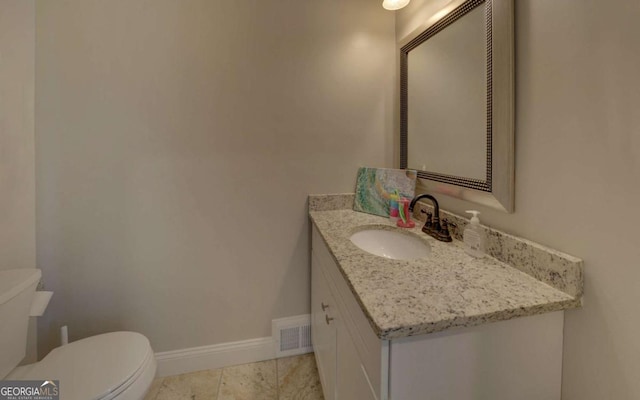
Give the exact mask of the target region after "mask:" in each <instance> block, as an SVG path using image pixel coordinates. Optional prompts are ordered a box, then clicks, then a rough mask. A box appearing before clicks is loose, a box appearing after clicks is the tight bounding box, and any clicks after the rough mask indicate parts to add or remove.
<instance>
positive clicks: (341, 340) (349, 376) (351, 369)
mask: <svg viewBox="0 0 640 400" xmlns="http://www.w3.org/2000/svg"><path fill="white" fill-rule="evenodd" d="M333 322H335V323H336V328H337V330H338V332H337V333H338V376H337V378H336V379H337V383H336V386H337V387H336V392H337V394H338V400H355V399H357V400H378V398H377V397H376V395H375V391H374V389H373V387H372V386H371V382H370V380H369V377H368V376H367V373H366V371H365V369H364V366H363V365H362V363H361V362H360V357H359V356H358V352H357V351H356V348H355V345H354V344H353V341H352V340H351V336H350V335H349V331H348V330H347V327H346V326H345V325H344V321H341V320H335V321H333Z"/></svg>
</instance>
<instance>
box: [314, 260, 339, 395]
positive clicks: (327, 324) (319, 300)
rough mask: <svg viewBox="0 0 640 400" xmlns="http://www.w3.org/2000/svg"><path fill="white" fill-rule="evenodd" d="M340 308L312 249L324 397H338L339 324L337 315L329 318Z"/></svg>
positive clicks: (316, 343)
mask: <svg viewBox="0 0 640 400" xmlns="http://www.w3.org/2000/svg"><path fill="white" fill-rule="evenodd" d="M323 306H324V310H323ZM337 312H338V309H337V307H336V305H335V302H334V301H333V297H332V295H331V292H330V291H329V286H328V284H327V280H326V279H325V277H324V274H323V272H322V266H321V265H320V264H318V260H317V257H316V256H315V254H314V253H313V252H312V253H311V339H312V341H313V350H314V352H315V357H316V364H318V373H319V375H320V382H321V383H322V391H323V392H324V398H325V400H335V399H336V395H335V391H336V326H335V323H334V322H335V319H334V320H333V321H332V320H328V319H327V318H335V316H334V315H335V314H336V313H337Z"/></svg>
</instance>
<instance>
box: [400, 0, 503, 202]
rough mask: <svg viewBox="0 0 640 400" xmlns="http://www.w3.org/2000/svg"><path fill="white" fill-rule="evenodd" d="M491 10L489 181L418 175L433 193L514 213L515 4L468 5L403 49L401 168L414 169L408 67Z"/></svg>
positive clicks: (469, 0) (484, 0)
mask: <svg viewBox="0 0 640 400" xmlns="http://www.w3.org/2000/svg"><path fill="white" fill-rule="evenodd" d="M482 5H485V15H486V19H485V21H486V32H487V35H486V46H487V107H486V115H487V124H486V127H485V130H486V137H487V141H486V155H487V158H486V160H487V162H486V178H485V179H484V180H480V179H472V178H468V177H464V176H453V175H446V174H442V173H438V172H435V171H421V170H418V178H419V180H420V182H421V184H422V186H423V189H425V190H427V191H429V190H430V191H435V192H440V193H444V194H447V195H450V196H453V197H458V198H461V199H464V200H468V201H472V202H476V203H479V204H484V205H487V206H489V207H493V208H496V209H499V210H502V211H506V212H513V208H514V118H513V115H514V101H513V99H514V68H513V65H514V62H513V57H514V40H513V38H514V33H513V32H514V28H513V0H466V1H464V2H462V3H461V4H460V5H458V6H457V7H456V8H454V9H453V10H451V11H450V12H448V13H446V14H445V15H444V16H443V17H441V18H440V19H438V20H437V21H435V22H434V23H433V24H431V25H430V26H429V27H427V28H426V29H425V30H423V31H422V32H419V33H418V34H417V35H416V36H414V37H413V38H410V39H409V40H405V42H406V43H405V44H404V45H402V46H401V47H400V168H403V169H406V168H407V167H408V159H407V154H408V146H409V145H410V143H409V142H408V134H409V132H408V108H409V107H408V93H409V90H410V88H409V87H408V80H409V77H408V66H409V65H408V63H409V53H410V52H411V50H413V49H415V48H416V47H418V46H420V45H421V44H422V43H424V42H426V41H427V40H429V39H430V38H431V37H433V36H434V35H436V34H438V33H439V32H441V31H442V30H443V29H445V28H446V27H447V26H449V25H451V24H453V23H455V22H456V21H457V20H459V19H460V18H462V17H463V16H464V15H466V14H467V13H469V12H470V11H471V10H473V9H475V8H476V7H480V6H482Z"/></svg>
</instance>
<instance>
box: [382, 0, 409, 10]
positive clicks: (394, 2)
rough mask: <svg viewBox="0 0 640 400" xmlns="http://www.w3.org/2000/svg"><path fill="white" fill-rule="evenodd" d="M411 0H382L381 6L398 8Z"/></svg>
mask: <svg viewBox="0 0 640 400" xmlns="http://www.w3.org/2000/svg"><path fill="white" fill-rule="evenodd" d="M410 1H411V0H383V1H382V7H384V8H385V9H387V10H399V9H401V8H402V7H404V6H406V5H407V4H409V2H410Z"/></svg>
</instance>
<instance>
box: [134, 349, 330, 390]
mask: <svg viewBox="0 0 640 400" xmlns="http://www.w3.org/2000/svg"><path fill="white" fill-rule="evenodd" d="M183 399H184V400H205V399H206V400H323V399H324V397H323V396H322V388H321V386H320V379H319V377H318V369H317V368H316V360H315V358H314V356H313V353H311V354H304V355H301V356H294V357H286V358H280V359H277V360H269V361H263V362H258V363H253V364H244V365H236V366H232V367H225V368H221V369H212V370H205V371H198V372H191V373H188V374H183V375H175V376H168V377H165V378H158V379H156V380H155V381H153V384H152V386H151V389H149V393H148V394H147V396H146V397H145V400H183Z"/></svg>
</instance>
